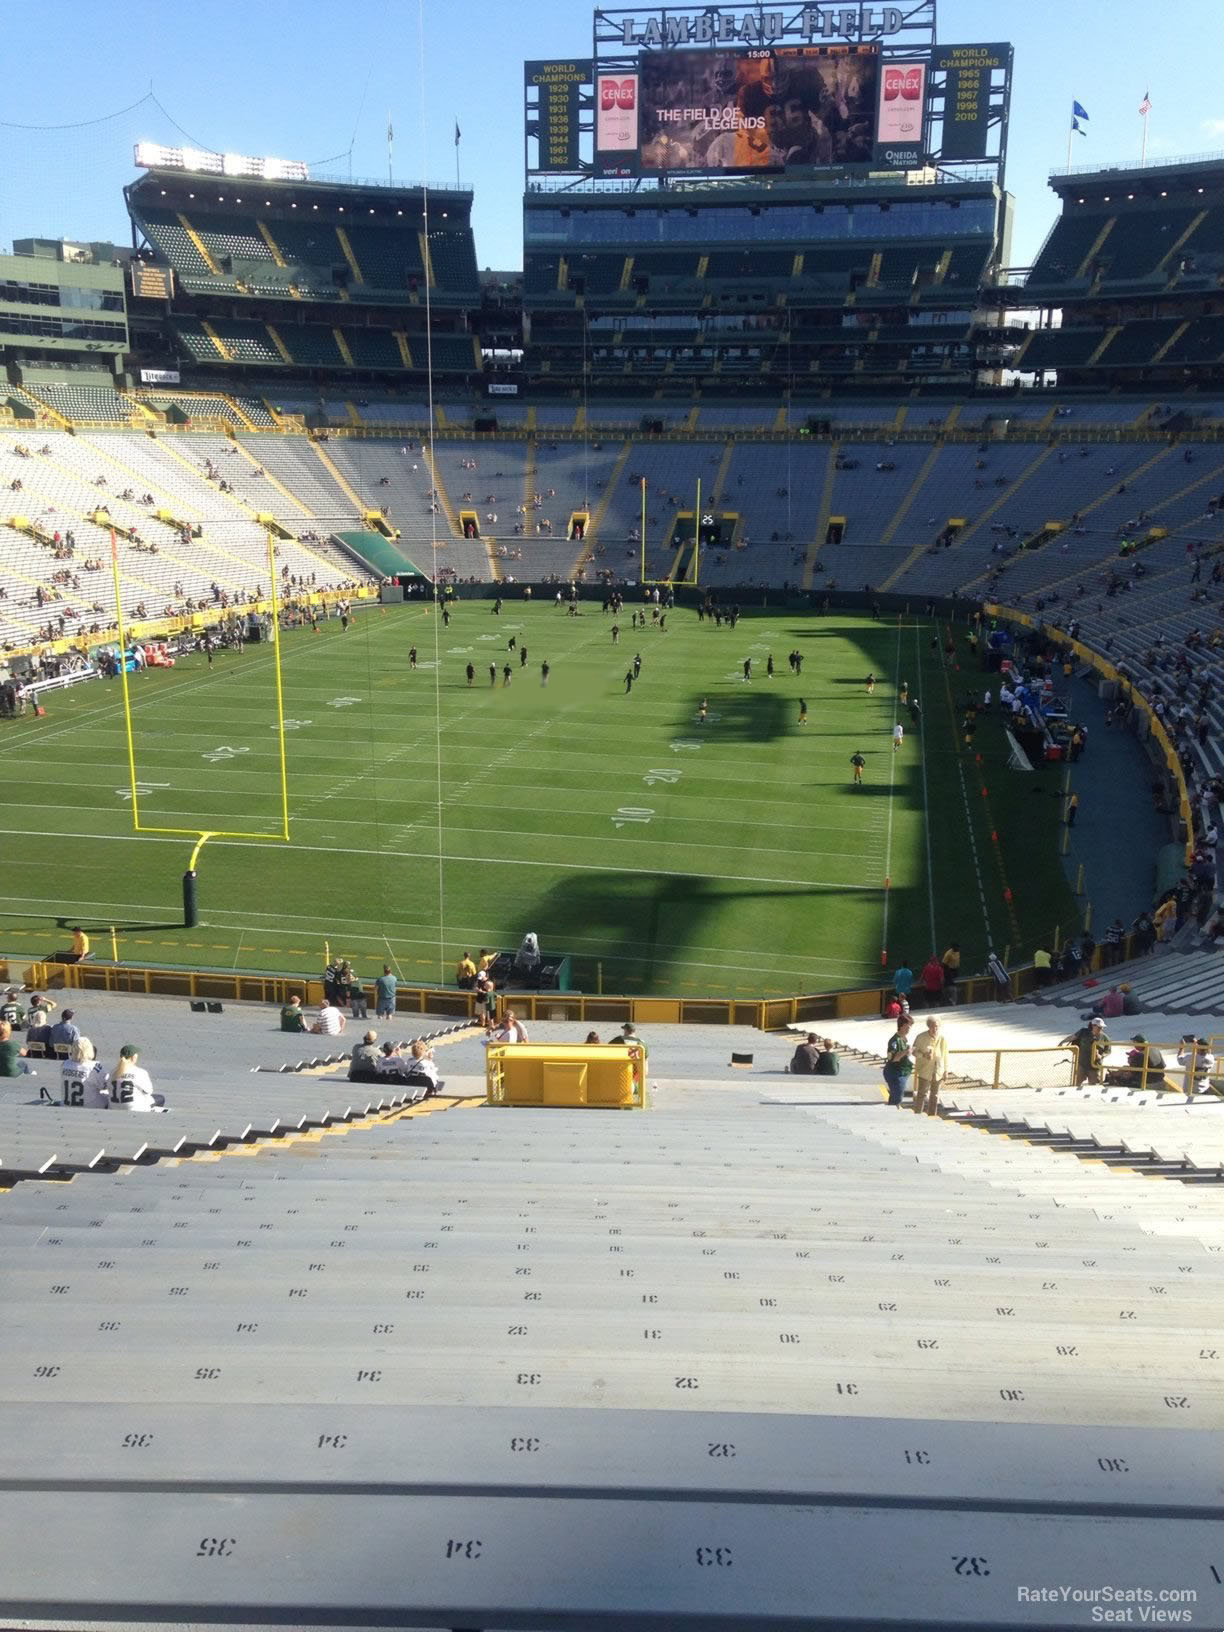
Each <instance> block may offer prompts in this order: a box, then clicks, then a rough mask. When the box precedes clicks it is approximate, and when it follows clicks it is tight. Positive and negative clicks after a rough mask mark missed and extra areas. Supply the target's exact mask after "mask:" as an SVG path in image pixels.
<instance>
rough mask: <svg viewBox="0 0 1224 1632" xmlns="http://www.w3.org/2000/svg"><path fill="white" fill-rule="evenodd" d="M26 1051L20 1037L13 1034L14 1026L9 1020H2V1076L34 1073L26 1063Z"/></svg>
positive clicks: (0, 1071)
mask: <svg viewBox="0 0 1224 1632" xmlns="http://www.w3.org/2000/svg"><path fill="white" fill-rule="evenodd" d="M25 1053H26V1051H25V1049H24V1048H22V1046H21V1040H20V1038H17V1037H14V1036H13V1028H12V1026H10V1025H9V1023H8V1021H7V1020H0V1077H24V1076H25V1075H27V1073H28V1074H30V1075H33V1073H32V1072H30V1068H29V1066H28V1065H27V1064H26V1063H25Z"/></svg>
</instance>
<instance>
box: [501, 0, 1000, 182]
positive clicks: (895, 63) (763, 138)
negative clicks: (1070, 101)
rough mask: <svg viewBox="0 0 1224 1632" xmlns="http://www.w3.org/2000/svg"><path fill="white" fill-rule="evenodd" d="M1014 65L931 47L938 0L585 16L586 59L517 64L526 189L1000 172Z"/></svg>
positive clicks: (968, 50) (975, 52)
mask: <svg viewBox="0 0 1224 1632" xmlns="http://www.w3.org/2000/svg"><path fill="white" fill-rule="evenodd" d="M1011 62H1012V54H1011V47H1010V46H1009V45H997V44H993V45H954V46H944V45H939V44H937V43H936V40H935V0H912V3H911V4H909V5H907V6H906V7H905V8H904V9H902V8H901V7H897V6H878V5H865V4H859V5H852V6H824V5H803V6H799V7H795V6H794V5H792V6H790V7H789V8H788V9H787V10H786V11H775V10H766V9H765V8H764V7H763V6H761V5H756V6H726V7H724V6H707V7H706V8H704V9H703V10H701V11H697V12H693V11H686V10H682V9H680V8H678V7H670V6H663V7H653V8H650V9H643V8H636V7H629V8H621V9H617V10H607V11H597V12H596V13H595V26H594V34H593V49H592V53H591V56H590V57H589V58H569V59H558V60H555V61H543V62H540V61H534V62H529V63H527V64H526V73H525V87H526V103H525V106H526V120H525V132H526V142H525V169H526V173H527V179H528V185H529V186H531V185H532V184H533V182H532V178H541V177H547V176H556V177H559V176H563V175H564V176H571V177H578V176H587V177H592V178H600V177H605V178H611V177H624V178H637V179H639V180H641V179H654V180H655V181H657V182H659V183H664V182H666V181H667V179H668V178H669V177H675V178H677V179H679V178H680V177H681V176H710V177H718V176H737V175H739V176H767V175H770V174H785V173H787V172H792V171H797V172H803V173H819V172H821V171H831V172H842V171H855V170H858V171H879V170H907V171H912V170H917V169H919V168H921V167H923V166H927V165H935V166H943V165H948V166H953V167H956V166H963V165H974V166H979V165H987V166H992V167H994V168H995V170H996V171H997V173H998V179H999V180H1000V181H1001V180H1002V168H1003V162H1004V156H1005V150H1006V125H1007V112H1008V105H1009V100H1010V91H1011ZM539 184H540V183H539V182H538V181H537V182H536V183H535V185H539Z"/></svg>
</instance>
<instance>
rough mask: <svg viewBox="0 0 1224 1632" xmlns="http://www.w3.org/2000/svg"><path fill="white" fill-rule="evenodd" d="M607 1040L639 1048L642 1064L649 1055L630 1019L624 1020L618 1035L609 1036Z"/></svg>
mask: <svg viewBox="0 0 1224 1632" xmlns="http://www.w3.org/2000/svg"><path fill="white" fill-rule="evenodd" d="M608 1041H609V1042H610V1043H625V1044H626V1045H627V1046H628V1047H629V1048H637V1049H640V1050H641V1053H642V1063H643V1065H644V1064H645V1063H646V1061H647V1059H649V1057H650V1050H649V1049H648V1048H647V1047H646V1044H645V1043H644V1042H643V1041H642V1039H641V1038H640V1037H639V1036H638V1034H637V1027H636V1026H635V1025H634V1023H633V1021H632V1020H626V1021H625V1023H624V1025H623V1026H622V1027H621V1029H620V1035H619V1036H618V1037H609V1038H608Z"/></svg>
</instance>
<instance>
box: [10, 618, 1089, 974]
mask: <svg viewBox="0 0 1224 1632" xmlns="http://www.w3.org/2000/svg"><path fill="white" fill-rule="evenodd" d="M620 623H621V638H620V644H619V646H618V647H616V648H614V647H613V644H612V637H611V624H612V619H611V618H610V617H605V616H603V615H601V613H600V610H599V606H598V604H597V603H590V602H587V603H584V607H583V615H582V616H581V617H579V618H569V617H567V616H566V615H565V614H564V612H561V611H558V610H556V609H554V608H553V607H552V606H551V605H540V604H536V605H532V606H525V605H524V604H523V603H521V602H513V603H507V605H506V607H505V608H504V609H503V612H502V615H501V616H500V617H497V616H495V615H494V614H493V611H492V603H491V602H488V601H469V602H462V603H460V604H459V606H458V608H457V609H456V611H455V613H454V615H453V618H452V621H451V625H450V627H449V629H443V628H442V627H441V625H440V620H437V621H436V620H435V618H434V616H433V614H432V613H431V612H430V611H428V610H427V609H425V608H416V607H404V608H394V609H390V610H388V611H387V612H385V613H381V612H379V611H374V612H372V613H370V614H367V615H363V616H360V617H358V618H357V619H356V620H355V623H354V626H353V628H352V629H351V630H350V631H349V632H348V633H347V634H343V633H342V632H341V630H340V625H339V623H338V622H332V623H329V624H327V625H325V626H324V629H323V631H322V632H321V633H320V634H318V635H313V634H311V633H310V632H309V631H306V632H304V633H297V632H295V633H293V634H291V635H289V636H287V637H286V638H285V640H284V641H283V643H282V652H283V659H284V661H283V675H284V686H285V716H286V725H287V728H288V729H287V738H286V740H287V744H288V756H289V794H290V821H291V832H292V840H291V843H290V844H288V845H285V844H270V843H259V842H258V841H248V840H241V841H229V840H224V839H215V840H213V841H211V842H210V843H209V845H208V846H207V848H206V849H205V850H204V851H203V853H202V856H201V860H200V919H201V922H200V925H199V926H198V927H197V928H196V929H194V930H186V929H183V928H182V927H181V886H180V879H181V875H182V872H183V870H184V868H185V867H186V865H187V861H188V857H189V854H190V851H191V847H192V841H191V840H190V839H188V838H177V837H170V836H161V835H155V834H134V833H133V832H132V819H131V800H130V792H129V788H128V775H127V761H126V748H125V734H124V723H123V710H122V699H121V694H120V689H119V684H118V682H117V681H116V682H107V683H104V684H90V685H85V686H80V687H78V688H75V689H74V690H71V691H68V692H64V693H53V694H52V695H51V696H50V697H49V699H48V700H47V717H46V718H45V719H42V720H35V719H31V718H29V717H27V718H25V719H23V720H20V721H17V722H15V723H10V722H5V724H4V725H3V727H0V763H2V766H3V773H2V774H3V781H4V790H5V801H4V812H3V818H2V821H0V832H3V834H4V836H5V839H6V844H5V852H6V865H5V882H6V891H5V894H6V896H7V900H6V901H5V902H4V915H3V917H0V951H6V952H8V953H11V954H13V955H14V956H15V957H17V958H19V959H20V958H23V957H25V958H33V957H35V956H39V955H45V954H46V953H48V952H50V951H51V950H52V949H53V948H55V947H57V946H60V945H63V944H66V937H65V936H64V935H63V933H62V932H61V930H60V929H59V927H57V926H58V925H59V924H61V923H69V924H70V923H73V922H76V921H80V922H82V923H83V924H85V926H86V927H87V928H88V929H90V931H91V932H92V933H93V935H94V937H95V955H96V956H98V957H100V958H104V957H108V956H109V954H110V934H109V926H112V925H114V926H116V928H117V934H118V939H119V951H120V957H121V958H122V959H123V960H124V961H128V962H132V963H154V964H174V965H180V964H187V965H194V966H198V967H214V968H223V969H250V970H289V971H292V972H295V973H296V972H300V973H303V974H305V973H317V971H318V969H319V967H320V960H321V957H322V951H323V943H324V940H325V939H326V940H328V941H329V942H330V945H331V949H332V952H333V954H343V955H347V956H349V957H351V958H352V959H353V961H354V963H355V966H356V967H357V969H358V972H359V973H360V974H362V975H363V976H365V977H366V978H369V977H371V976H372V975H374V974H376V973H378V972H379V970H380V968H381V965H382V963H383V961H384V960H386V961H388V962H391V963H392V964H393V965H394V966H397V967H398V969H399V971H400V973H401V974H402V976H403V978H404V979H406V980H408V981H417V982H430V981H438V980H444V981H448V982H449V981H450V979H451V978H452V975H453V969H454V964H455V961H456V959H457V958H458V956H459V954H460V953H461V952H463V951H464V950H465V949H471V950H473V951H474V950H475V949H476V948H478V947H480V946H489V947H511V946H514V945H517V943H518V941H519V939H520V937H521V936H522V934H523V932H524V931H525V930H528V929H534V930H535V931H536V932H537V933H538V934H539V936H540V941H541V945H542V946H543V947H544V949H545V950H546V951H555V952H563V953H569V954H570V955H571V956H572V957H573V959H574V983H575V985H576V986H578V987H579V988H581V989H583V990H588V991H592V990H594V989H595V988H596V983H597V981H598V980H600V979H602V985H603V989H604V990H605V991H606V992H617V991H621V992H640V993H673V994H676V995H679V996H685V997H695V996H700V995H703V994H709V995H719V996H726V995H736V996H744V997H750V996H761V995H768V994H788V993H796V992H804V991H819V990H824V989H828V988H832V987H839V986H854V985H866V984H871V983H873V982H874V981H876V980H878V978H879V976H880V970H881V958H882V953H883V952H884V951H885V949H886V950H887V957H888V962H889V964H890V965H891V964H895V963H896V961H897V959H898V957H899V956H901V955H904V956H906V957H908V958H909V959H910V960H911V961H912V962H913V963H914V964H915V966H917V964H918V963H920V962H921V961H922V960H923V959H924V958H925V956H926V954H927V953H928V951H929V950H930V949H931V947H932V946H935V947H937V948H939V949H940V950H942V948H943V946H944V945H946V944H947V942H948V941H949V940H959V941H960V942H961V944H962V947H963V949H964V958H965V961H964V967H965V969H966V971H970V970H976V969H978V968H980V966H981V964H982V962H983V961H984V958H985V955H986V952H987V950H988V948H989V946H991V945H993V946H995V947H996V948H997V949H998V950H999V951H1000V952H1002V951H1003V949H1004V948H1005V947H1006V946H1010V947H1011V948H1012V956H1013V958H1014V959H1018V958H1019V957H1020V956H1021V955H1027V954H1028V953H1029V952H1030V951H1031V949H1032V948H1033V946H1034V945H1036V944H1037V942H1038V941H1039V940H1041V939H1043V938H1045V937H1047V936H1048V934H1049V932H1050V931H1051V930H1052V928H1053V926H1054V925H1055V924H1056V923H1061V924H1062V925H1063V926H1064V928H1065V927H1066V926H1067V925H1069V924H1070V923H1071V922H1072V921H1073V919H1074V904H1073V898H1072V897H1071V895H1070V892H1069V891H1068V889H1067V886H1066V884H1065V882H1064V879H1063V874H1062V869H1061V866H1060V864H1059V861H1058V855H1057V849H1058V838H1059V827H1058V822H1059V813H1060V812H1059V800H1058V797H1057V796H1058V791H1059V788H1060V785H1061V775H1060V774H1057V773H1056V772H1054V771H1052V770H1051V771H1049V772H1046V771H1044V770H1042V769H1041V768H1038V770H1037V771H1036V772H1035V773H1034V774H1033V775H1018V774H1016V773H1013V772H1009V771H1008V770H1007V769H1006V768H1005V761H1006V747H1005V742H1004V738H1003V733H1002V730H1001V728H1000V727H999V725H998V724H997V723H996V722H995V721H994V720H991V721H989V722H986V723H984V724H983V726H982V727H981V728H980V729H979V731H978V739H977V743H976V744H975V752H974V753H966V752H965V751H964V750H963V749H962V748H961V747H960V745H959V742H958V732H957V723H958V721H959V713H958V712H955V711H956V710H958V709H959V706H960V705H961V704H963V702H965V701H966V700H968V699H969V698H970V697H971V696H973V695H974V693H975V691H980V689H981V687H982V685H983V684H984V683H986V681H985V678H984V677H983V676H981V675H980V674H978V673H976V671H975V670H974V669H973V668H972V667H971V666H970V662H969V656H968V647H967V644H966V642H965V639H964V632H963V631H960V632H959V633H958V652H959V654H960V656H959V662H960V663H961V665H962V666H961V667H959V668H957V667H951V668H946V667H945V665H944V663H943V662H942V660H941V658H940V656H939V653H938V651H932V649H931V645H930V642H931V637H932V635H933V634H934V632H935V630H934V626H933V625H931V624H928V623H924V622H922V621H920V620H906V621H903V622H901V623H898V622H897V621H895V620H893V621H892V622H879V623H877V622H873V621H872V620H870V619H867V618H865V617H854V616H848V615H832V616H829V617H819V616H814V615H813V616H808V615H806V614H804V615H796V614H789V615H787V614H776V615H775V614H761V615H751V614H749V615H746V616H745V617H744V618H743V619H741V621H740V623H739V626H738V628H737V629H736V630H734V631H732V630H730V629H729V628H728V627H726V626H724V627H723V628H721V629H718V628H714V627H713V626H711V625H710V624H709V623H705V624H699V623H698V621H697V616H696V613H695V612H693V611H690V610H687V609H681V608H677V609H676V610H675V611H673V612H672V613H671V614H670V616H669V617H668V620H667V632H666V633H665V634H661V633H660V632H659V631H658V630H657V629H656V628H653V627H648V628H646V629H638V630H633V629H631V628H630V626H629V612H628V611H626V612H625V613H624V614H623V615H622V617H621V619H620ZM512 634H513V635H515V636H516V637H517V640H518V643H519V645H520V646H521V645H523V644H524V643H525V644H526V646H527V648H528V653H529V660H528V663H527V665H526V667H520V663H519V655H518V653H517V652H513V653H510V654H509V661H510V662H511V664H512V665H513V681H512V684H511V685H510V686H509V687H505V686H503V684H502V677H501V673H500V669H501V665H502V664H503V663H504V662H505V661H506V660H507V643H508V640H509V637H510V636H511V635H512ZM941 634H942V630H941ZM414 642H415V643H416V645H417V647H418V652H419V661H420V667H419V668H418V670H417V672H416V673H411V672H410V670H409V662H408V653H409V648H410V646H411V645H412V644H413V643H414ZM792 648H798V649H799V650H800V651H801V652H802V653H803V657H804V664H803V673H802V676H801V677H799V678H796V676H794V675H793V674H792V673H791V672H790V670H789V668H788V666H787V653H788V652H789V651H791V649H792ZM635 652H640V654H641V657H642V673H641V678H640V680H639V681H638V682H637V684H635V686H634V687H633V691H632V694H631V695H626V692H625V684H624V676H625V672H626V669H627V668H628V667H629V665H630V663H631V661H632V659H633V656H634V654H635ZM771 652H772V654H773V656H774V661H775V667H776V673H775V676H774V678H773V679H768V678H767V677H766V672H765V671H766V658H767V656H768V654H769V653H771ZM748 656H751V657H752V659H753V678H752V681H751V683H747V684H746V683H745V682H744V680H743V678H742V673H741V665H742V662H743V660H744V658H746V657H748ZM544 659H547V660H548V662H549V663H550V665H551V678H550V682H549V684H548V686H547V688H545V687H543V686H542V685H541V675H540V664H541V662H542V660H544ZM469 661H470V662H472V663H473V664H474V665H475V668H476V684H475V686H474V687H472V688H471V689H469V688H468V686H467V684H466V681H465V677H464V668H465V665H466V664H467V663H468V662H469ZM490 663H496V664H497V666H498V671H499V672H498V675H497V682H496V684H495V685H493V686H491V685H490V683H489V673H488V669H489V664H490ZM435 665H436V666H435ZM869 670H874V672H875V673H876V675H877V676H878V677H879V683H878V684H877V686H876V690H875V694H874V696H870V697H869V696H868V695H867V694H866V690H865V687H864V677H865V675H866V674H867V673H868V671H869ZM993 678H996V677H992V679H993ZM902 679H906V680H908V682H909V686H910V694H911V696H914V695H917V696H918V697H919V698H920V700H921V703H922V708H923V722H922V728H921V729H920V730H916V729H914V728H913V727H912V726H911V723H910V719H909V715H908V712H907V711H905V710H900V717H901V719H902V720H903V723H904V724H905V726H906V738H905V745H904V747H903V748H902V750H901V751H900V752H899V753H897V754H894V753H893V751H892V746H891V732H892V726H893V723H894V719H895V718H897V717H898V709H899V705H898V682H899V681H900V680H902ZM273 681H274V669H273V662H272V655H271V651H270V649H269V648H264V647H258V646H256V647H248V648H247V650H246V652H245V653H244V654H243V655H241V656H239V655H237V654H231V653H224V654H220V655H218V658H217V661H216V666H215V668H214V669H213V670H212V672H209V670H208V669H207V667H206V665H205V661H204V659H203V658H202V657H201V658H189V659H187V660H185V661H181V662H180V664H179V666H178V667H177V668H176V669H175V670H174V671H173V672H167V671H152V672H149V673H147V674H144V675H138V676H133V677H132V682H131V691H132V698H133V720H134V726H135V742H136V763H137V774H138V777H139V779H140V788H141V794H140V810H141V820H142V822H143V823H145V824H156V825H160V826H171V827H183V828H192V829H197V828H198V829H230V830H238V829H241V830H252V829H253V830H258V831H264V830H267V831H269V832H271V831H275V829H276V827H277V824H278V820H279V809H280V802H279V782H278V770H277V752H276V749H277V730H276V707H275V697H274V690H273ZM703 697H706V698H708V700H709V718H708V721H707V722H706V723H705V724H704V725H703V724H701V723H700V722H699V720H698V718H697V714H698V708H699V705H700V703H701V700H702V698H703ZM800 697H803V698H805V699H806V700H807V704H808V709H809V724H807V725H806V726H800V725H799V724H798V713H799V708H798V704H799V699H800ZM859 749H861V751H862V752H863V754H864V756H865V758H866V761H867V769H866V772H865V779H864V784H863V786H862V787H861V788H857V789H856V788H854V787H852V786H851V771H850V764H849V761H850V756H851V754H853V753H854V752H855V751H856V750H859ZM978 755H980V759H981V763H980V764H979V763H978V762H977V756H978ZM983 789H985V790H986V793H985V796H984V795H983ZM992 835H993V837H992ZM886 879H888V880H890V888H888V889H887V890H886V889H885V880H886ZM1009 890H1010V891H1011V892H1012V900H1011V901H1010V902H1009V901H1008V900H1007V899H1006V895H1005V892H1007V891H1009Z"/></svg>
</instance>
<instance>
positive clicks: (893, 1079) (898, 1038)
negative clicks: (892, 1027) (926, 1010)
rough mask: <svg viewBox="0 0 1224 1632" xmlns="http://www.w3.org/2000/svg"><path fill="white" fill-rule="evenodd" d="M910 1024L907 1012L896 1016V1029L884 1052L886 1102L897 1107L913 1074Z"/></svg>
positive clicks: (903, 1097) (899, 1105)
mask: <svg viewBox="0 0 1224 1632" xmlns="http://www.w3.org/2000/svg"><path fill="white" fill-rule="evenodd" d="M912 1024H913V1022H912V1020H911V1019H910V1017H909V1015H908V1014H902V1015H900V1016H899V1017H898V1019H897V1029H896V1031H895V1032H894V1033H893V1034H892V1036H891V1037H890V1038H889V1039H888V1047H887V1049H886V1050H885V1053H884V1081H885V1083H886V1085H887V1087H888V1103H889V1104H890V1105H895V1106H896V1107H897V1108H898V1109H900V1107H901V1103H902V1101H903V1100H904V1099H905V1089H906V1085H907V1083H908V1082H909V1080H910V1078H911V1077H912V1076H913V1074H914V1053H913V1050H912V1048H911V1047H910V1040H909V1034H910V1027H911V1025H912Z"/></svg>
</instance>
